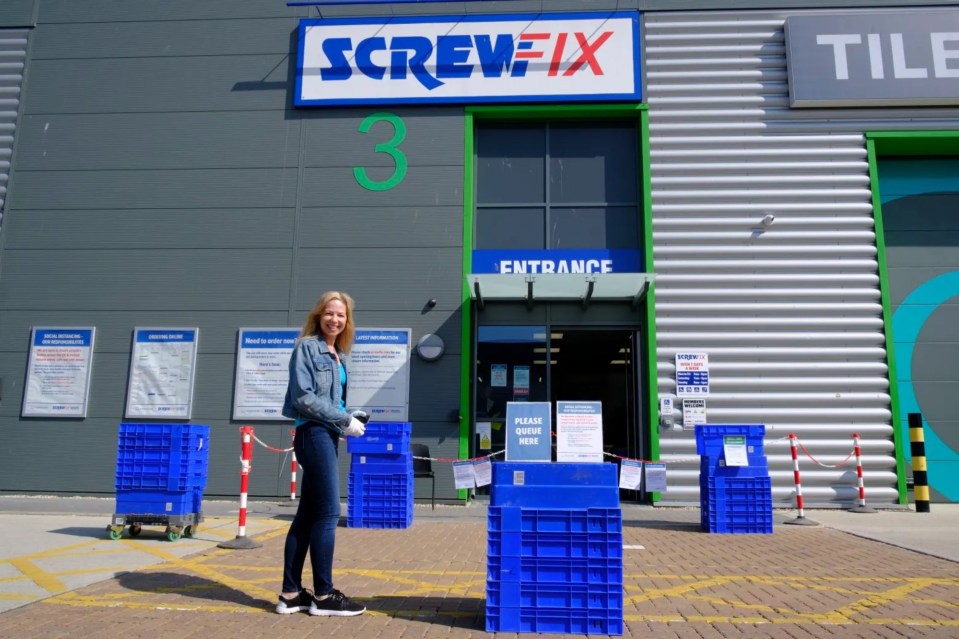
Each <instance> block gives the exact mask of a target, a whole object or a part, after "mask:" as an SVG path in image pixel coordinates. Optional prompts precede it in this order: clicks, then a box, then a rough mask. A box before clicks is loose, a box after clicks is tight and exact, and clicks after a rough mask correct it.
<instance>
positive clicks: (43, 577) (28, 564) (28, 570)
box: [10, 557, 67, 592]
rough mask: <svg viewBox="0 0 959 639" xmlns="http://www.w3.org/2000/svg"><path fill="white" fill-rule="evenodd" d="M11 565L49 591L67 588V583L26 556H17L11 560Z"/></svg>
mask: <svg viewBox="0 0 959 639" xmlns="http://www.w3.org/2000/svg"><path fill="white" fill-rule="evenodd" d="M10 565H11V566H13V567H14V568H16V569H17V570H19V571H20V572H22V573H23V574H24V575H25V576H26V577H27V578H29V579H32V580H33V582H34V583H35V584H37V585H38V586H40V587H41V588H43V589H44V590H46V591H47V592H63V591H64V590H66V589H67V586H66V584H64V583H63V582H62V581H60V580H59V579H57V578H56V577H54V576H53V575H51V574H50V573H48V572H47V571H46V570H44V569H42V568H40V567H38V566H36V565H34V563H33V562H32V561H30V560H29V559H27V558H26V557H15V558H13V559H11V560H10Z"/></svg>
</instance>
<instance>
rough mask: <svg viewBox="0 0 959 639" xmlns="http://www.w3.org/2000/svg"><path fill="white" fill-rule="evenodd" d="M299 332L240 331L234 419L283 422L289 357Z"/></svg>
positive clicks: (285, 419)
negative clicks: (282, 412) (282, 411)
mask: <svg viewBox="0 0 959 639" xmlns="http://www.w3.org/2000/svg"><path fill="white" fill-rule="evenodd" d="M299 335H300V329H299V328H241V329H240V332H239V335H238V336H237V344H236V377H235V380H234V385H233V388H234V392H233V419H256V420H282V421H289V420H288V419H287V418H286V417H283V415H282V414H281V412H280V411H281V410H282V409H283V398H284V397H285V395H286V387H287V385H288V383H289V379H290V372H289V371H290V367H289V365H290V354H291V353H292V352H293V347H294V346H295V345H296V338H297V337H299Z"/></svg>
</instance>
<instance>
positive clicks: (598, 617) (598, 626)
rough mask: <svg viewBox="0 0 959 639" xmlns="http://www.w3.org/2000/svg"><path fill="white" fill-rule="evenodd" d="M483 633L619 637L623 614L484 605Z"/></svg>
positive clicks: (604, 611)
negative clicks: (484, 622) (484, 631)
mask: <svg viewBox="0 0 959 639" xmlns="http://www.w3.org/2000/svg"><path fill="white" fill-rule="evenodd" d="M486 631H487V632H536V633H553V634H575V635H621V634H623V611H622V610H618V611H616V610H601V609H594V610H588V609H583V608H576V609H568V608H535V607H531V608H527V607H523V608H499V607H496V606H487V607H486Z"/></svg>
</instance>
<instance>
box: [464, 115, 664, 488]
mask: <svg viewBox="0 0 959 639" xmlns="http://www.w3.org/2000/svg"><path fill="white" fill-rule="evenodd" d="M617 117H618V118H637V119H638V121H639V128H640V136H641V139H640V140H639V145H640V154H641V164H640V170H641V172H642V174H641V175H640V176H638V178H639V180H640V181H641V184H642V189H643V193H642V197H643V219H644V238H643V242H644V246H643V259H644V266H645V269H646V272H647V273H652V272H653V228H652V201H651V196H650V193H651V190H652V186H651V178H650V175H649V166H650V159H649V118H648V113H647V106H646V105H645V104H596V105H566V104H561V105H533V106H515V105H510V106H473V107H466V117H465V135H466V139H465V143H464V149H465V151H464V153H465V158H464V188H463V297H462V307H461V308H462V323H461V326H462V333H461V347H462V348H461V352H462V355H461V358H462V359H461V368H460V370H461V379H460V447H459V449H460V458H461V459H465V458H466V457H467V456H468V455H469V438H470V421H471V415H472V412H471V410H470V402H471V397H470V392H469V391H470V379H472V375H473V371H472V370H471V368H470V365H471V363H472V360H473V356H472V353H473V350H472V349H473V343H472V305H471V302H470V291H469V285H468V284H467V282H466V274H467V273H469V272H470V271H471V270H472V248H473V215H474V210H473V189H474V185H475V167H474V164H473V159H474V158H473V156H474V149H473V137H474V135H473V134H474V129H475V124H476V119H482V120H540V119H562V118H570V119H572V118H577V119H591V118H617ZM645 306H646V314H645V322H646V326H645V327H644V328H645V330H644V331H642V333H643V335H644V337H645V341H646V360H645V367H646V382H647V384H646V385H647V402H646V403H647V410H646V411H645V412H646V414H644V415H643V417H644V418H645V419H646V420H647V423H648V425H649V435H650V458H651V459H658V458H659V431H658V428H657V424H658V420H657V419H656V415H657V414H658V408H657V405H658V390H657V382H656V370H657V369H656V312H655V284H654V283H652V282H651V283H650V285H649V291H648V292H647V295H646V301H645ZM459 496H460V498H462V499H465V498H466V491H462V490H461V491H459ZM653 497H654V500H655V499H659V493H654V495H653Z"/></svg>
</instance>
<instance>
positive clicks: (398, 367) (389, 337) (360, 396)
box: [346, 328, 411, 422]
mask: <svg viewBox="0 0 959 639" xmlns="http://www.w3.org/2000/svg"><path fill="white" fill-rule="evenodd" d="M410 333H411V330H410V329H408V328H358V329H356V339H355V340H354V342H353V350H352V351H351V352H350V382H349V383H350V389H349V395H348V396H347V398H346V400H347V402H348V404H349V408H351V409H362V410H365V411H366V412H368V413H369V414H370V419H371V420H372V421H379V422H405V421H409V412H410V341H411V340H410Z"/></svg>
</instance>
